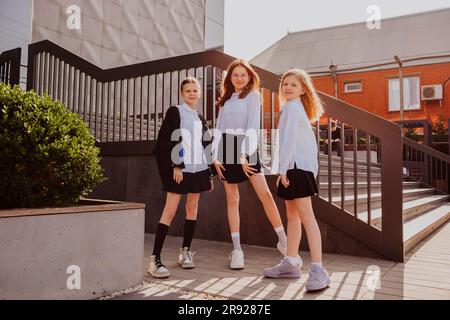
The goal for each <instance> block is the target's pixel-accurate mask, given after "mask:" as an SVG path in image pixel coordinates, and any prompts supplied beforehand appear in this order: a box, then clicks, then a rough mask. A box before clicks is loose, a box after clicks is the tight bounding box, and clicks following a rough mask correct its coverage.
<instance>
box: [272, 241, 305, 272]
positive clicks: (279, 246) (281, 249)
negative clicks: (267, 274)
mask: <svg viewBox="0 0 450 320" xmlns="http://www.w3.org/2000/svg"><path fill="white" fill-rule="evenodd" d="M277 249H278V251H279V252H280V253H281V254H282V255H283V257H286V256H287V244H286V246H283V244H282V243H281V242H280V241H278V243H277ZM297 259H299V260H300V269H302V268H303V260H302V258H301V257H300V255H298V254H297Z"/></svg>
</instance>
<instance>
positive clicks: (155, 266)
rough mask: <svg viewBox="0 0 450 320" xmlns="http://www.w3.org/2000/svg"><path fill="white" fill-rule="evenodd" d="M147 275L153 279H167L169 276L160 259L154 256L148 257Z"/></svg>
mask: <svg viewBox="0 0 450 320" xmlns="http://www.w3.org/2000/svg"><path fill="white" fill-rule="evenodd" d="M148 273H150V274H151V276H152V277H154V278H167V277H169V276H170V272H169V270H167V268H166V267H165V266H164V265H163V264H162V263H161V258H160V257H156V256H154V255H152V256H150V266H149V267H148Z"/></svg>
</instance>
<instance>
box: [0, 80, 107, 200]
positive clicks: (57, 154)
mask: <svg viewBox="0 0 450 320" xmlns="http://www.w3.org/2000/svg"><path fill="white" fill-rule="evenodd" d="M0 110H1V111H0V195H1V196H0V208H19V207H42V206H62V205H70V204H74V203H76V202H77V201H79V200H80V199H81V198H82V197H84V196H86V195H87V194H89V192H91V191H92V190H93V189H94V188H95V186H97V185H98V184H99V183H100V182H102V181H104V180H105V178H104V176H103V169H102V167H101V166H100V163H99V162H100V159H99V157H98V154H99V149H98V148H97V147H95V145H94V143H95V140H94V139H93V138H92V136H91V135H90V132H89V128H88V127H87V125H86V124H85V123H84V122H83V120H82V119H81V118H80V116H79V115H78V114H75V113H72V112H70V111H69V110H67V108H66V107H65V106H64V105H63V104H62V103H61V102H59V101H55V100H52V99H51V97H49V96H48V95H47V94H44V95H43V96H39V95H38V94H36V93H35V92H33V91H28V92H26V91H23V90H22V89H21V88H20V87H19V86H15V87H14V88H11V86H9V85H8V86H7V85H5V84H3V83H0Z"/></svg>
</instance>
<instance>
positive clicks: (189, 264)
mask: <svg viewBox="0 0 450 320" xmlns="http://www.w3.org/2000/svg"><path fill="white" fill-rule="evenodd" d="M194 254H195V252H192V251H190V250H189V249H188V247H184V248H182V249H180V254H179V256H178V264H179V265H180V266H181V267H182V268H183V269H192V268H194V267H195V264H194Z"/></svg>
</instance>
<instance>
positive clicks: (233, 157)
mask: <svg viewBox="0 0 450 320" xmlns="http://www.w3.org/2000/svg"><path fill="white" fill-rule="evenodd" d="M243 140H244V136H243V135H232V134H226V133H224V134H223V135H222V140H221V141H220V144H219V154H218V160H219V161H220V162H221V163H222V164H223V166H224V167H225V171H222V173H223V175H224V177H225V181H226V182H228V183H241V182H244V181H246V180H248V177H247V176H246V175H245V173H244V170H243V169H242V165H241V163H240V156H241V144H242V141H243ZM227 141H228V142H229V146H228V148H229V150H227V148H225V146H226V145H227ZM230 141H231V142H230ZM230 152H231V153H232V154H229V153H230ZM247 161H248V163H250V164H251V167H252V168H254V169H256V170H257V172H255V173H254V174H256V173H260V172H261V169H262V164H261V161H260V159H259V154H258V151H256V152H255V153H254V154H253V155H252V156H250V157H247Z"/></svg>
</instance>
